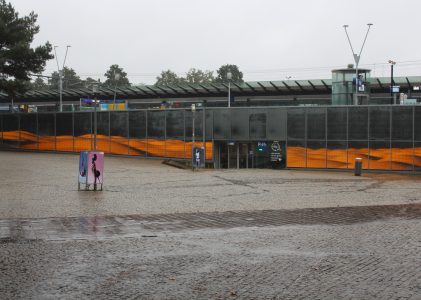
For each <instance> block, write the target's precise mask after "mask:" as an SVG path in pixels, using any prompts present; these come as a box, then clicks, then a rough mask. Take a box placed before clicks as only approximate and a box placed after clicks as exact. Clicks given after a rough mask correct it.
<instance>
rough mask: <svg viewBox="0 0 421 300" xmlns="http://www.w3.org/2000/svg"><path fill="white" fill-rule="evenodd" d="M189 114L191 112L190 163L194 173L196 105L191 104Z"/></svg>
mask: <svg viewBox="0 0 421 300" xmlns="http://www.w3.org/2000/svg"><path fill="white" fill-rule="evenodd" d="M191 112H192V133H191V137H192V144H191V162H192V170H193V171H194V166H195V159H196V158H195V155H194V142H195V140H194V113H195V112H196V105H195V104H194V103H193V104H192V105H191Z"/></svg>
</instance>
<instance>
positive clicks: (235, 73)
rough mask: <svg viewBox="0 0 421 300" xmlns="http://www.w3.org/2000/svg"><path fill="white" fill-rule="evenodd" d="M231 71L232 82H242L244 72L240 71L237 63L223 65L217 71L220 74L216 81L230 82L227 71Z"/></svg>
mask: <svg viewBox="0 0 421 300" xmlns="http://www.w3.org/2000/svg"><path fill="white" fill-rule="evenodd" d="M228 72H231V74H232V78H231V82H237V83H242V82H244V80H243V73H242V72H240V70H239V69H238V67H237V66H236V65H223V66H221V67H220V68H219V69H218V70H217V71H216V73H217V74H218V75H217V76H216V78H215V82H217V83H228V78H227V73H228Z"/></svg>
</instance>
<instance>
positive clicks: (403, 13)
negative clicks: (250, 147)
mask: <svg viewBox="0 0 421 300" xmlns="http://www.w3.org/2000/svg"><path fill="white" fill-rule="evenodd" d="M9 1H10V0H9ZM12 4H13V5H14V7H15V8H16V10H17V11H18V12H19V13H20V14H21V15H22V14H28V13H29V12H30V11H35V12H36V13H37V14H38V24H39V25H40V27H41V30H40V33H39V34H38V35H37V36H36V40H35V43H34V44H35V45H36V44H40V43H43V42H45V41H47V40H48V41H50V43H51V44H53V45H58V46H59V48H57V51H58V52H57V54H58V57H59V59H60V64H61V63H62V61H63V58H64V53H65V48H66V45H68V44H69V45H71V46H72V47H71V48H70V50H69V54H68V57H67V62H66V65H67V66H69V67H72V68H73V69H75V70H76V72H77V73H78V74H79V75H81V77H82V78H85V77H87V76H90V77H93V78H99V77H101V76H102V75H103V74H104V73H105V71H106V70H107V69H108V67H109V66H110V65H111V64H119V65H120V66H121V67H123V68H124V69H125V71H126V72H127V73H128V74H129V78H130V80H131V81H132V82H133V83H146V84H152V83H154V82H155V77H156V76H157V75H158V74H159V73H160V72H161V71H162V70H164V69H165V70H166V69H171V70H173V71H175V72H176V73H178V74H180V75H183V74H184V73H186V72H187V71H188V70H189V68H192V67H194V68H199V69H204V70H216V69H218V68H219V67H220V66H221V65H222V64H227V63H229V64H236V65H238V66H239V68H240V70H242V71H243V73H244V77H245V80H248V81H252V80H283V79H285V78H286V77H287V76H292V78H293V79H317V78H330V76H331V75H330V70H331V69H332V68H335V67H342V66H344V67H345V66H346V65H347V64H348V63H352V62H353V58H352V54H351V50H350V47H349V44H348V42H347V39H346V35H345V32H344V29H343V27H342V25H344V24H349V26H350V27H349V31H348V32H349V34H350V37H351V41H352V43H353V46H354V50H356V51H357V50H358V51H359V49H360V47H361V44H362V41H363V39H364V35H365V33H366V30H367V25H366V24H367V23H370V22H371V23H373V24H374V26H373V27H372V29H371V30H370V33H369V36H368V39H367V43H366V45H365V48H364V51H363V53H362V56H361V62H360V64H361V66H365V67H369V68H371V69H372V70H373V75H374V76H389V65H388V64H387V61H388V60H389V59H392V60H395V61H397V65H396V66H395V70H396V71H395V72H396V74H397V75H421V72H420V70H421V34H420V31H421V17H419V15H420V14H421V1H419V0H401V1H395V0H394V1H391V0H350V1H343V0H290V1H284V0H260V1H253V0H241V1H240V0H212V1H211V0H138V1H135V0H120V1H116V0H114V1H113V0H71V1H69V0H67V1H65V0H12ZM56 69H57V66H56V63H55V61H53V60H52V61H50V62H49V63H48V64H47V68H46V72H45V73H46V74H49V73H51V72H53V71H55V70H56Z"/></svg>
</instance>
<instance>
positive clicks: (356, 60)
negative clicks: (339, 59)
mask: <svg viewBox="0 0 421 300" xmlns="http://www.w3.org/2000/svg"><path fill="white" fill-rule="evenodd" d="M372 25H373V24H372V23H368V24H367V26H368V28H367V33H366V34H365V38H364V42H363V45H362V46H361V50H360V53H358V54H356V53H355V52H354V48H352V44H351V40H350V38H349V35H348V31H347V28H348V27H349V25H343V27H344V29H345V33H346V37H347V38H348V42H349V46H350V47H351V51H352V55H353V57H354V61H355V96H354V105H358V84H359V76H358V64H359V62H360V58H361V52H363V48H364V45H365V41H366V40H367V36H368V32H369V31H370V27H371V26H372Z"/></svg>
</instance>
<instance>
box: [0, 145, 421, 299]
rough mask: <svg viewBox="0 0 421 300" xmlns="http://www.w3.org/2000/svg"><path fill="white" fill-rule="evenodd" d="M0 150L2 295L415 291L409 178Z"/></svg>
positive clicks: (342, 295)
mask: <svg viewBox="0 0 421 300" xmlns="http://www.w3.org/2000/svg"><path fill="white" fill-rule="evenodd" d="M77 159H78V157H77V156H74V155H55V154H32V153H12V152H0V175H1V176H2V184H1V186H0V193H1V194H0V195H1V198H0V271H1V272H0V283H1V284H0V298H1V299H57V298H60V299H75V298H82V299H84V298H88V299H121V298H125V299H421V271H420V270H421V234H420V232H421V193H420V191H421V190H420V187H419V186H420V182H421V178H420V177H419V176H406V175H405V176H403V175H390V174H363V175H364V176H363V177H361V178H358V177H354V176H352V174H351V173H342V172H314V171H310V172H303V171H300V172H299V171H273V170H225V171H224V170H203V171H200V172H198V173H192V172H190V171H188V170H180V169H174V168H171V167H169V166H166V165H163V164H161V162H159V161H148V160H142V159H134V158H117V157H106V162H105V174H104V175H105V186H104V191H103V192H96V193H94V192H85V191H77V167H78V165H77Z"/></svg>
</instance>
